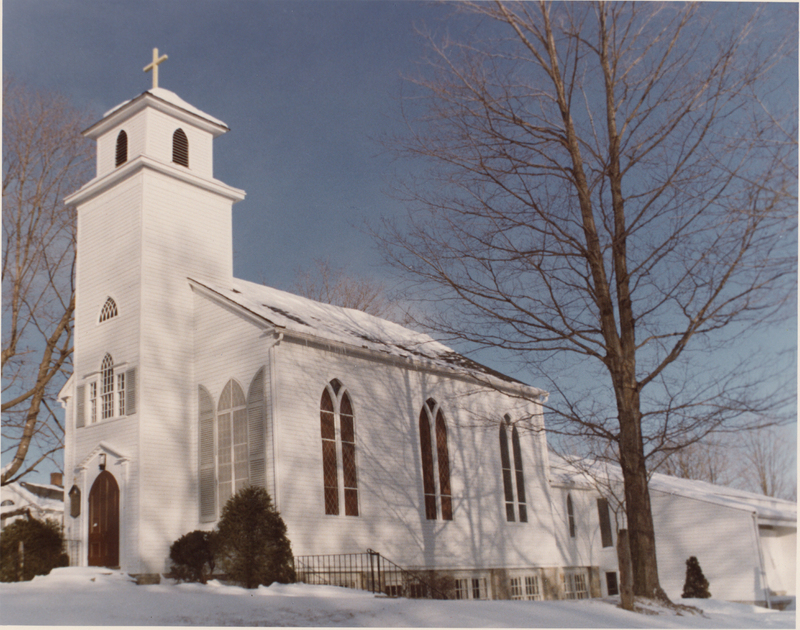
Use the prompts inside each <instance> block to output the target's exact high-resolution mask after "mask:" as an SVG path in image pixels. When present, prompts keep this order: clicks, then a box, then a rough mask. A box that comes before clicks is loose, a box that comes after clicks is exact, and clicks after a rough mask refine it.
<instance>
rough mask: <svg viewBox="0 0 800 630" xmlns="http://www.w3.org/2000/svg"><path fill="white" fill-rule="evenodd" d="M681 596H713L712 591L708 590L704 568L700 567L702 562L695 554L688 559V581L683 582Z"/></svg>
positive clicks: (701, 597)
mask: <svg viewBox="0 0 800 630" xmlns="http://www.w3.org/2000/svg"><path fill="white" fill-rule="evenodd" d="M681 597H684V598H690V597H691V598H698V599H707V598H709V597H711V593H709V592H708V580H707V579H706V576H705V575H703V569H701V568H700V562H699V561H698V560H697V558H696V557H695V556H692V557H691V558H689V559H688V560H687V561H686V582H685V583H684V584H683V594H682V595H681Z"/></svg>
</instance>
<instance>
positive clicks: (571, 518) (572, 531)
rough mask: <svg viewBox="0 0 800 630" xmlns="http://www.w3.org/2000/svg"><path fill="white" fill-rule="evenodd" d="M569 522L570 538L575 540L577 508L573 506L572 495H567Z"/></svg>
mask: <svg viewBox="0 0 800 630" xmlns="http://www.w3.org/2000/svg"><path fill="white" fill-rule="evenodd" d="M567 520H568V522H569V537H570V538H575V508H574V507H573V505H572V495H570V494H567Z"/></svg>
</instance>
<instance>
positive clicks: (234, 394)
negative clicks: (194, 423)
mask: <svg viewBox="0 0 800 630" xmlns="http://www.w3.org/2000/svg"><path fill="white" fill-rule="evenodd" d="M247 450H248V449H247V403H246V401H245V398H244V392H243V391H242V387H241V386H240V385H239V383H237V382H236V381H234V380H233V379H231V380H230V381H228V383H227V385H225V388H224V389H223V390H222V394H220V397H219V404H218V405H217V483H218V490H219V505H220V506H224V505H225V503H226V502H227V501H228V499H230V498H231V496H232V495H234V494H236V493H237V492H239V490H241V489H242V488H244V487H245V486H246V485H247V481H248V462H247V455H248V453H247Z"/></svg>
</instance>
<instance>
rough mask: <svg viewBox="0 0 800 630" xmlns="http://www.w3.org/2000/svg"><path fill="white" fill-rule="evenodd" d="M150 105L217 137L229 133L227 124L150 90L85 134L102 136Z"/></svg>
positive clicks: (97, 123) (113, 112) (89, 136)
mask: <svg viewBox="0 0 800 630" xmlns="http://www.w3.org/2000/svg"><path fill="white" fill-rule="evenodd" d="M147 106H150V107H152V108H153V109H157V110H158V111H161V112H164V113H165V114H169V115H170V116H172V117H173V118H176V119H178V120H180V121H183V122H186V123H188V124H191V125H194V126H195V127H198V128H200V129H202V130H203V131H207V132H208V133H210V134H211V135H212V136H214V137H215V138H216V137H217V136H221V135H222V134H223V133H227V132H228V131H230V129H229V128H228V127H227V126H226V125H220V124H218V123H214V122H212V121H210V120H208V119H207V118H203V117H202V116H198V115H197V114H195V113H192V112H190V111H187V110H185V109H183V108H182V107H178V106H177V105H173V104H172V103H169V102H167V101H165V100H164V99H162V98H159V97H157V96H155V95H154V94H151V93H150V92H144V93H143V94H140V95H139V96H137V97H136V98H135V99H133V100H131V101H129V102H128V103H126V104H125V105H123V106H122V107H120V108H119V109H115V110H113V111H112V112H111V113H110V114H109V115H108V116H106V117H105V118H103V119H102V120H99V121H97V122H96V123H95V124H93V125H92V126H91V127H89V128H88V129H86V130H84V132H83V135H84V136H86V137H87V138H91V139H93V140H94V139H96V138H97V137H98V136H101V135H102V134H104V133H105V132H106V131H108V130H109V129H111V128H112V127H114V126H116V125H119V124H121V123H123V122H124V121H126V120H127V119H128V118H130V117H131V116H133V115H134V114H137V113H138V112H140V111H141V110H143V109H144V108H145V107H147Z"/></svg>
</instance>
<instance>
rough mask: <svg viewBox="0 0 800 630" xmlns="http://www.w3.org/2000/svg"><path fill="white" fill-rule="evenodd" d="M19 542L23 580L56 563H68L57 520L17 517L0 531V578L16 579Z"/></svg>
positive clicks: (63, 564)
mask: <svg viewBox="0 0 800 630" xmlns="http://www.w3.org/2000/svg"><path fill="white" fill-rule="evenodd" d="M20 542H22V544H23V549H24V556H23V571H22V579H23V580H32V579H33V578H34V576H36V575H47V574H48V573H50V571H52V570H53V569H55V568H56V567H66V566H68V565H69V557H68V556H67V554H66V553H64V534H63V532H62V530H61V525H60V524H59V523H58V521H55V520H52V519H48V520H46V521H39V520H36V519H30V520H27V519H17V520H16V521H14V522H13V523H10V524H9V525H6V526H5V527H4V528H3V531H2V532H1V533H0V581H3V582H16V581H18V580H19V579H20V576H19V564H20V556H19V543H20Z"/></svg>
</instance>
